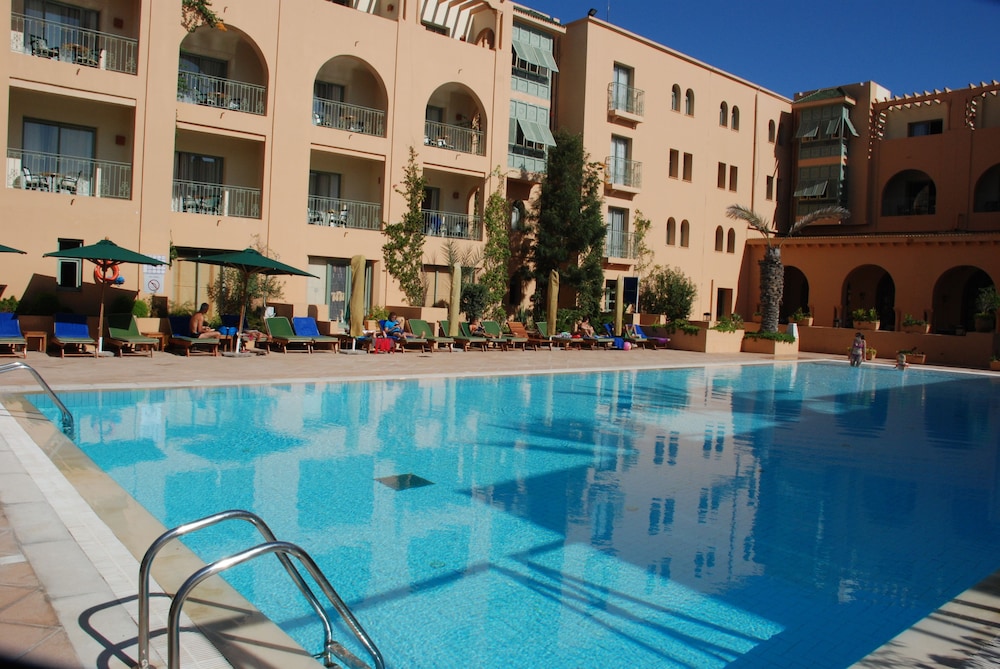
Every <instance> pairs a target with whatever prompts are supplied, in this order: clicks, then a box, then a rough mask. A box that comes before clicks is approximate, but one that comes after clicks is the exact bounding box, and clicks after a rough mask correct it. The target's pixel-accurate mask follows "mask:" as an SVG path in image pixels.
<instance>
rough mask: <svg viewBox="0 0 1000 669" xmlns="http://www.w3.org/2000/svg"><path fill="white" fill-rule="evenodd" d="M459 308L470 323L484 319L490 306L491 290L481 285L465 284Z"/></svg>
mask: <svg viewBox="0 0 1000 669" xmlns="http://www.w3.org/2000/svg"><path fill="white" fill-rule="evenodd" d="M458 306H459V308H460V309H461V310H462V312H463V313H464V314H465V317H466V318H467V319H468V320H469V322H470V323H471V322H472V321H474V320H476V319H477V318H482V317H483V314H484V313H486V310H487V309H488V308H489V306H490V305H489V290H487V288H486V286H484V285H483V284H481V283H467V284H465V285H464V286H462V296H461V298H460V299H459V305H458Z"/></svg>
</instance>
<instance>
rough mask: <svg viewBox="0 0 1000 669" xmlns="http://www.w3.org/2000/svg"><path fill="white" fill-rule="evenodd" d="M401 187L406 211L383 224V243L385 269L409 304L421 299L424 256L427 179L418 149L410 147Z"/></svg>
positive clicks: (422, 300)
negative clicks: (418, 155)
mask: <svg viewBox="0 0 1000 669" xmlns="http://www.w3.org/2000/svg"><path fill="white" fill-rule="evenodd" d="M404 175H405V176H404V178H403V184H404V187H403V188H402V189H399V188H397V189H396V192H397V193H399V194H400V195H402V196H403V197H405V198H406V205H407V206H406V213H405V214H403V220H402V221H400V222H399V223H390V224H389V225H386V226H385V236H386V237H387V241H386V242H385V244H383V245H382V254H383V256H384V257H385V268H386V270H387V271H388V272H389V276H391V277H392V278H394V279H395V280H396V281H397V282H399V287H400V289H401V290H402V291H403V295H405V296H406V301H407V303H409V304H410V306H419V305H422V304H423V302H424V282H423V278H422V276H421V269H422V268H423V256H424V214H423V211H422V207H423V202H424V187H425V186H426V185H427V180H426V179H425V178H424V175H423V173H422V172H421V171H420V168H419V167H418V166H417V152H416V151H415V150H414V149H413V147H412V146H411V147H410V159H409V160H408V161H407V163H406V169H405V170H404Z"/></svg>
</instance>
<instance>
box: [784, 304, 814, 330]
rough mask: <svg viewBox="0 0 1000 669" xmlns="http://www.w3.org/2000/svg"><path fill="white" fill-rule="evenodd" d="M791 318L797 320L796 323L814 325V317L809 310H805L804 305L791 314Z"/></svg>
mask: <svg viewBox="0 0 1000 669" xmlns="http://www.w3.org/2000/svg"><path fill="white" fill-rule="evenodd" d="M789 320H793V321H795V323H796V325H799V326H802V325H812V324H813V317H812V314H810V313H809V312H808V311H804V310H803V309H802V307H799V308H798V309H796V310H795V313H794V314H792V315H791V317H790V319H789Z"/></svg>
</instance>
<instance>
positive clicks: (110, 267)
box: [94, 260, 119, 283]
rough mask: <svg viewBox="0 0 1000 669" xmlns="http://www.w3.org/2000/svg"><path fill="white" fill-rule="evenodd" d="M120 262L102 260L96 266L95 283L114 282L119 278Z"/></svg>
mask: <svg viewBox="0 0 1000 669" xmlns="http://www.w3.org/2000/svg"><path fill="white" fill-rule="evenodd" d="M118 274H119V270H118V263H116V262H113V261H111V260H101V261H99V262H98V263H97V266H96V267H94V283H114V282H115V280H116V279H118Z"/></svg>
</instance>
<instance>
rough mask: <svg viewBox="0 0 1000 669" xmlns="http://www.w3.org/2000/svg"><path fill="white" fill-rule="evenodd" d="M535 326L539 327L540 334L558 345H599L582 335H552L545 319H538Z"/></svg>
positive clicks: (577, 346)
mask: <svg viewBox="0 0 1000 669" xmlns="http://www.w3.org/2000/svg"><path fill="white" fill-rule="evenodd" d="M535 327H536V328H538V334H539V336H541V337H542V338H543V339H548V340H549V341H550V342H552V343H553V344H555V345H556V346H561V347H563V348H583V347H584V346H586V347H587V348H594V347H595V346H596V345H597V341H596V340H594V339H583V338H582V337H572V336H570V335H568V334H559V335H550V334H549V324H548V323H546V322H545V321H537V322H536V323H535Z"/></svg>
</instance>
